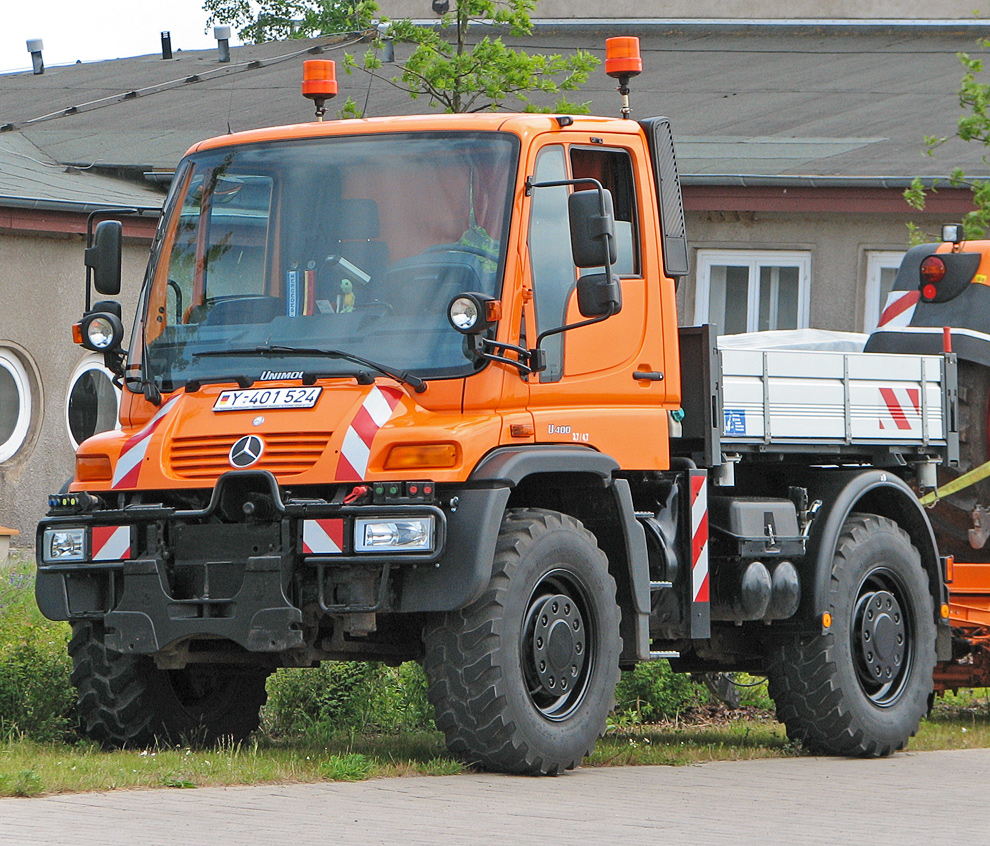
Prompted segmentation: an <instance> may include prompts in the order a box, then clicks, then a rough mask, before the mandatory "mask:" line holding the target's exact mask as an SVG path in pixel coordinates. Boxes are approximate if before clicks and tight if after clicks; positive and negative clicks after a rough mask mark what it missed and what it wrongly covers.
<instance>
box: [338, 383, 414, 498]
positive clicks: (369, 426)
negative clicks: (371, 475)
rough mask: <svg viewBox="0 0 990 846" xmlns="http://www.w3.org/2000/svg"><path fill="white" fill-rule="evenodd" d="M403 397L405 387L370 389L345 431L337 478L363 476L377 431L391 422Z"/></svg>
mask: <svg viewBox="0 0 990 846" xmlns="http://www.w3.org/2000/svg"><path fill="white" fill-rule="evenodd" d="M402 397H403V393H402V391H400V390H397V389H396V388H380V387H378V386H377V385H375V386H374V387H373V388H372V389H371V390H370V391H369V392H368V396H367V397H365V400H364V402H363V403H361V407H360V408H359V409H358V411H357V414H355V415H354V419H353V420H352V421H351V425H350V426H348V427H347V431H346V432H345V433H344V442H343V444H341V447H340V461H338V462H337V477H336V480H337V481H338V482H358V481H360V480H362V479H363V478H364V474H365V472H366V471H367V469H368V459H369V458H370V457H371V444H372V442H373V441H374V440H375V435H377V434H378V430H379V429H381V428H382V426H384V425H385V424H386V423H388V421H389V419H390V418H391V417H392V413H393V412H394V411H395V407H396V406H397V405H398V404H399V401H400V400H401V399H402Z"/></svg>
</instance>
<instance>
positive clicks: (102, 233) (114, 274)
mask: <svg viewBox="0 0 990 846" xmlns="http://www.w3.org/2000/svg"><path fill="white" fill-rule="evenodd" d="M123 229H124V227H123V225H122V224H121V222H120V221H119V220H104V221H101V222H100V223H98V224H97V226H96V232H95V233H94V236H93V246H92V247H89V248H87V250H86V267H87V268H89V269H90V270H92V271H93V286H94V287H95V288H96V290H97V293H100V294H103V296H108V297H113V296H116V295H117V294H119V293H120V247H121V241H122V233H123Z"/></svg>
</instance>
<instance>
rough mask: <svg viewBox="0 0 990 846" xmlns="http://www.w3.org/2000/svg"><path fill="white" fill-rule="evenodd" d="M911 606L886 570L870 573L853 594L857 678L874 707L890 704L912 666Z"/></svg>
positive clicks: (902, 689)
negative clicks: (854, 601)
mask: <svg viewBox="0 0 990 846" xmlns="http://www.w3.org/2000/svg"><path fill="white" fill-rule="evenodd" d="M910 612H911V607H910V603H909V600H908V597H907V594H906V592H905V590H904V588H903V585H902V584H901V583H900V581H899V580H898V579H897V577H896V576H895V575H894V574H893V573H892V572H891V571H889V570H886V569H878V570H874V571H873V572H871V573H869V574H868V575H867V577H866V578H865V579H864V580H863V583H862V584H861V585H860V588H859V590H858V592H857V594H856V604H855V606H854V612H853V625H852V631H851V636H852V647H853V656H854V658H855V666H856V677H857V679H858V681H859V684H860V687H861V688H862V689H863V692H864V693H865V694H866V696H867V698H868V699H869V700H870V701H871V702H872V703H873V704H874V705H876V706H877V707H880V708H887V707H890V706H891V705H893V704H894V703H895V702H896V701H897V700H898V699H899V698H900V695H901V693H903V691H904V689H905V687H906V686H907V682H908V679H909V678H910V677H911V672H912V668H913V665H914V632H913V631H912V625H911V619H912V618H911V613H910Z"/></svg>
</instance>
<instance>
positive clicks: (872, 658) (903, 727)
mask: <svg viewBox="0 0 990 846" xmlns="http://www.w3.org/2000/svg"><path fill="white" fill-rule="evenodd" d="M829 591H830V600H831V605H832V608H833V610H832V612H831V613H832V625H831V627H830V628H829V629H828V630H827V633H825V634H821V635H815V636H798V635H782V636H781V637H780V638H779V641H778V643H777V644H776V649H775V654H774V656H773V660H772V664H771V667H770V670H769V673H768V678H769V692H770V696H771V697H772V698H773V700H774V702H775V703H776V706H777V719H779V720H780V721H781V722H782V723H784V725H786V726H787V735H788V737H789V738H791V740H797V741H800V742H801V743H802V744H803V745H804V746H805V747H806V748H807V749H809V750H810V751H812V752H815V753H818V754H826V755H850V756H859V757H879V756H885V755H890V754H891V753H893V752H896V751H897V750H898V749H903V748H904V746H905V745H906V744H907V742H908V739H909V738H911V737H912V736H913V735H914V734H915V732H916V731H917V730H918V723H919V722H920V720H921V718H922V717H923V716H924V715H925V713H926V712H927V710H928V701H929V697H930V695H931V693H932V688H933V684H932V672H933V670H934V668H935V617H934V604H933V600H932V596H931V594H930V593H929V590H928V576H927V574H926V573H925V571H924V570H923V569H922V566H921V557H920V555H919V554H918V550H917V549H915V548H914V546H912V544H911V541H910V539H909V538H908V536H907V534H906V533H905V532H904V531H903V530H902V529H900V528H899V527H898V526H897V524H896V523H894V522H893V521H891V520H888V519H887V518H885V517H879V516H877V515H873V514H852V515H850V517H849V519H848V520H847V521H846V524H845V526H844V527H843V531H842V535H841V537H840V538H839V543H838V547H837V549H836V553H835V557H834V559H833V562H832V575H831V585H830V588H829Z"/></svg>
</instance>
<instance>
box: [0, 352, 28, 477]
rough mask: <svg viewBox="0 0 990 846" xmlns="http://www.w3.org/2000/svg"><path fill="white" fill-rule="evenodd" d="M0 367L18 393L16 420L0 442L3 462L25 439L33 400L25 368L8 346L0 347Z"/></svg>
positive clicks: (1, 460)
mask: <svg viewBox="0 0 990 846" xmlns="http://www.w3.org/2000/svg"><path fill="white" fill-rule="evenodd" d="M0 367H2V368H3V369H4V370H6V371H7V372H8V373H9V374H10V376H11V378H12V379H13V380H14V386H15V387H16V388H17V395H18V399H17V422H16V423H15V424H14V430H13V432H11V434H10V437H9V438H7V440H6V441H4V442H3V443H0V462H4V461H8V460H10V459H11V458H13V457H14V456H15V455H16V454H17V451H18V450H19V449H20V448H21V447H22V446H24V442H25V441H26V440H27V435H28V430H29V429H30V428H31V414H32V411H33V402H32V397H31V381H30V379H29V378H28V373H27V368H26V367H25V366H24V364H23V363H22V362H21V360H20V358H19V357H18V355H17V353H15V352H14V351H13V350H12V349H10V348H8V347H0Z"/></svg>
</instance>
